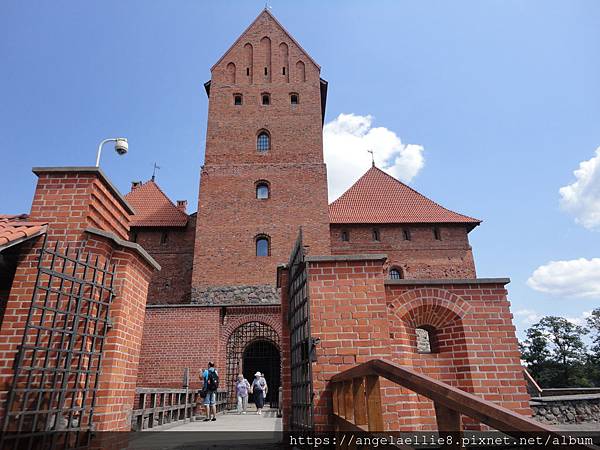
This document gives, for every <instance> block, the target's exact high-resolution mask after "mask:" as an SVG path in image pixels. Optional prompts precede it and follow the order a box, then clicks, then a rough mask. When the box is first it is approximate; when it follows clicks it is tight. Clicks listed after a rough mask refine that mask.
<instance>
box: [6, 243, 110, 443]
mask: <svg viewBox="0 0 600 450" xmlns="http://www.w3.org/2000/svg"><path fill="white" fill-rule="evenodd" d="M59 247H60V246H59V244H58V243H56V245H55V246H53V248H47V246H46V242H44V246H43V248H42V250H41V253H40V258H39V262H38V273H37V279H36V284H35V289H34V292H33V296H32V299H31V305H30V309H29V314H28V317H27V321H26V324H25V334H24V336H23V341H22V344H21V347H20V348H19V351H18V354H17V357H16V360H15V376H14V379H13V382H12V385H11V388H10V391H9V393H8V401H7V409H6V415H5V417H4V422H3V427H2V437H1V438H0V448H2V449H17V448H18V449H26V448H27V449H29V448H35V449H46V448H52V449H55V448H78V447H85V446H86V445H87V444H88V443H89V439H90V434H91V433H90V431H92V430H93V414H94V406H95V402H96V391H97V389H98V377H99V374H100V367H101V363H102V350H103V345H104V338H105V336H106V333H107V331H108V329H109V327H110V320H109V315H108V312H109V307H110V304H111V302H112V300H113V296H114V292H113V281H114V273H115V272H114V266H113V267H112V268H111V267H110V262H109V261H108V260H105V259H102V260H101V258H100V257H97V256H96V257H93V258H92V257H91V256H90V255H89V254H88V255H87V256H85V257H84V256H83V255H81V254H80V252H79V251H70V250H69V247H67V248H66V249H65V250H61V249H60V248H59Z"/></svg>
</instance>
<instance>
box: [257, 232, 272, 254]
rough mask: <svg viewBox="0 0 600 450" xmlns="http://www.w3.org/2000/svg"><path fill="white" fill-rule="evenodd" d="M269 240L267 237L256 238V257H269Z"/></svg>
mask: <svg viewBox="0 0 600 450" xmlns="http://www.w3.org/2000/svg"><path fill="white" fill-rule="evenodd" d="M269 254H270V248H269V238H268V237H267V236H258V237H257V238H256V256H269Z"/></svg>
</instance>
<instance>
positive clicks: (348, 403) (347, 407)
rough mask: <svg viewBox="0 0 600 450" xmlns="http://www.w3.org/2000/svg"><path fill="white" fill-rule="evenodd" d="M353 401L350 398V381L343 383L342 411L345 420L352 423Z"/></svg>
mask: <svg viewBox="0 0 600 450" xmlns="http://www.w3.org/2000/svg"><path fill="white" fill-rule="evenodd" d="M353 400H354V399H353V398H352V380H348V381H344V411H345V413H346V416H345V417H346V420H347V421H348V422H352V423H354V401H353Z"/></svg>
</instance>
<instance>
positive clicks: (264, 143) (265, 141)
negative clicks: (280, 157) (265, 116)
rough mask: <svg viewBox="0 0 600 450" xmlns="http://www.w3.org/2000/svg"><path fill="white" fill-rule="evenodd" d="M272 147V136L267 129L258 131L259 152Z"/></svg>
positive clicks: (257, 145)
mask: <svg viewBox="0 0 600 450" xmlns="http://www.w3.org/2000/svg"><path fill="white" fill-rule="evenodd" d="M270 149H271V136H269V133H267V132H266V131H264V130H263V131H261V132H260V133H258V137H257V138H256V150H258V151H259V152H266V151H267V150H270Z"/></svg>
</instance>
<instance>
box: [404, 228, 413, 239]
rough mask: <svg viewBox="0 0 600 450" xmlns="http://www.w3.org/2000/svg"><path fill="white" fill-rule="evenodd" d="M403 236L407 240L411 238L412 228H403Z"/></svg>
mask: <svg viewBox="0 0 600 450" xmlns="http://www.w3.org/2000/svg"><path fill="white" fill-rule="evenodd" d="M402 237H403V238H404V240H405V241H410V240H411V236H410V230H409V229H408V228H405V229H403V230H402Z"/></svg>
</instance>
